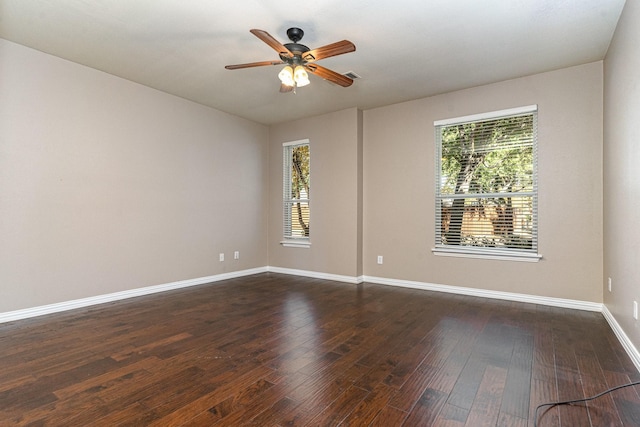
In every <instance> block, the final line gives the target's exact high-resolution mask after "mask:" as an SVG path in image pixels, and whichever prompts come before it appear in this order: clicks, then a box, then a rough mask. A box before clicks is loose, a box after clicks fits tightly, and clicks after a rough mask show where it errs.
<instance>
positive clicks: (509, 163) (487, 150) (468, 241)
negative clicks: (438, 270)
mask: <svg viewBox="0 0 640 427" xmlns="http://www.w3.org/2000/svg"><path fill="white" fill-rule="evenodd" d="M536 119H537V117H536V112H535V111H527V112H525V113H521V112H519V113H517V114H513V115H500V116H499V117H495V118H482V119H479V120H469V118H467V119H466V120H462V121H460V122H455V120H452V121H446V123H444V124H437V123H436V141H437V151H438V153H437V154H438V155H437V159H438V165H437V188H436V221H437V224H436V248H438V247H440V248H450V249H451V248H464V249H465V250H474V249H475V248H482V250H500V251H529V252H537V182H536V170H535V169H536Z"/></svg>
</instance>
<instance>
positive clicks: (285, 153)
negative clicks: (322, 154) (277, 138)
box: [280, 139, 311, 248]
mask: <svg viewBox="0 0 640 427" xmlns="http://www.w3.org/2000/svg"><path fill="white" fill-rule="evenodd" d="M305 145H306V146H308V147H309V180H311V143H310V141H309V139H301V140H297V141H291V142H285V143H283V144H282V214H283V217H282V227H283V229H282V236H283V240H282V241H281V242H280V244H281V245H282V246H284V247H294V248H309V247H311V240H310V237H311V230H309V233H308V235H307V236H293V235H292V234H291V229H292V228H293V227H292V218H291V213H290V212H291V211H290V209H289V206H290V205H291V204H293V203H296V202H302V203H306V204H307V206H308V209H309V219H310V218H311V197H310V194H307V198H306V199H303V198H300V199H293V198H291V197H290V195H291V178H292V161H291V158H292V154H293V149H294V148H295V147H300V146H305ZM309 192H311V190H309Z"/></svg>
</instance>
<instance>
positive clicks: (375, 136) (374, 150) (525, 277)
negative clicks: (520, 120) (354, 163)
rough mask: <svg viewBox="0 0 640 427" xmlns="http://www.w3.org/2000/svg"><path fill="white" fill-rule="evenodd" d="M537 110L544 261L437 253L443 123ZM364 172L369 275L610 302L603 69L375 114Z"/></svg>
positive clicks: (367, 122) (368, 123)
mask: <svg viewBox="0 0 640 427" xmlns="http://www.w3.org/2000/svg"><path fill="white" fill-rule="evenodd" d="M532 104H537V105H538V141H539V153H538V161H539V218H540V221H539V252H540V254H542V255H543V259H542V260H541V261H540V262H537V263H526V262H514V261H495V260H486V259H463V258H453V257H442V256H435V255H433V253H432V252H431V249H432V248H433V247H434V209H435V208H434V179H435V171H434V130H433V122H434V120H439V119H447V118H454V117H459V116H464V115H470V114H476V113H484V112H490V111H496V110H502V109H507V108H513V107H520V106H526V105H532ZM363 169H364V244H363V248H364V251H363V255H364V274H365V275H367V276H373V277H381V278H391V279H404V280H411V281H418V282H425V283H435V284H443V285H453V286H465V287H470V288H479V289H487V290H495V291H504V292H515V293H523V294H531V295H540V296H547V297H557V298H567V299H574V300H582V301H590V302H602V284H601V278H602V63H601V62H597V63H591V64H587V65H582V66H578V67H573V68H567V69H562V70H559V71H553V72H549V73H544V74H538V75H534V76H530V77H525V78H520V79H515V80H509V81H505V82H501V83H497V84H492V85H487V86H482V87H476V88H473V89H468V90H463V91H459V92H453V93H448V94H444V95H440V96H434V97H430V98H425V99H419V100H416V101H412V102H405V103H401V104H397V105H391V106H387V107H382V108H377V109H373V110H367V111H365V112H364V167H363ZM377 255H383V256H384V264H382V265H378V264H376V256H377Z"/></svg>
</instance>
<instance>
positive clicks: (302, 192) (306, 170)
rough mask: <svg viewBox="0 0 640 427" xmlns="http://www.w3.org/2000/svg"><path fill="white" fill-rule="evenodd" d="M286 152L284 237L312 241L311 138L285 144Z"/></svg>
mask: <svg viewBox="0 0 640 427" xmlns="http://www.w3.org/2000/svg"><path fill="white" fill-rule="evenodd" d="M282 151H283V156H284V157H283V174H282V175H283V186H282V187H283V204H284V216H283V218H284V223H283V226H284V227H283V229H284V233H283V234H284V239H285V242H286V241H299V242H305V241H308V240H309V234H310V218H311V213H310V199H309V192H310V185H311V174H310V170H311V169H310V146H309V140H308V139H307V140H302V141H294V142H289V143H285V144H283V150H282ZM285 242H283V244H284V243H285Z"/></svg>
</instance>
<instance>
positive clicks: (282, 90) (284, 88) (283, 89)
mask: <svg viewBox="0 0 640 427" xmlns="http://www.w3.org/2000/svg"><path fill="white" fill-rule="evenodd" d="M292 90H293V86H288V85H286V84H280V93H287V92H291V91H292Z"/></svg>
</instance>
